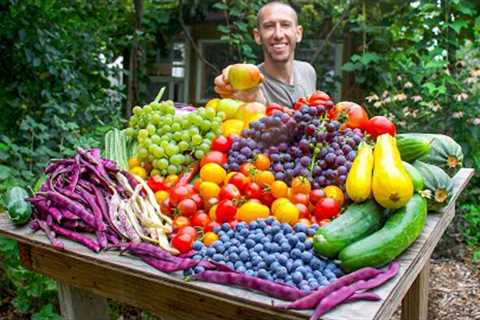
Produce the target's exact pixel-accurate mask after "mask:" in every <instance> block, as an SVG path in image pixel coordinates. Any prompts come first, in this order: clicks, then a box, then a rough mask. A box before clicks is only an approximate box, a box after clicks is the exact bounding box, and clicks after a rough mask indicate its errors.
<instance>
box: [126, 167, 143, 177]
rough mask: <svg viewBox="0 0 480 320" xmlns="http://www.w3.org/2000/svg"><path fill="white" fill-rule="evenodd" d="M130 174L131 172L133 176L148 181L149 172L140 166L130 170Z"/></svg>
mask: <svg viewBox="0 0 480 320" xmlns="http://www.w3.org/2000/svg"><path fill="white" fill-rule="evenodd" d="M128 172H130V173H131V174H134V175H137V176H139V177H140V178H142V179H147V170H145V169H144V168H142V167H140V166H137V167H133V168H131V169H130V170H128Z"/></svg>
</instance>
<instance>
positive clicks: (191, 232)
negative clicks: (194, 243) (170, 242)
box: [177, 226, 197, 240]
mask: <svg viewBox="0 0 480 320" xmlns="http://www.w3.org/2000/svg"><path fill="white" fill-rule="evenodd" d="M177 234H189V235H190V236H191V237H192V239H193V240H195V239H196V238H197V230H195V228H194V227H192V226H184V227H182V228H180V229H178V232H177Z"/></svg>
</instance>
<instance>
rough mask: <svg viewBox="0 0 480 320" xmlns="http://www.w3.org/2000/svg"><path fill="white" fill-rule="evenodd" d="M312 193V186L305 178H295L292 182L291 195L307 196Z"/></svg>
mask: <svg viewBox="0 0 480 320" xmlns="http://www.w3.org/2000/svg"><path fill="white" fill-rule="evenodd" d="M310 191H312V185H311V184H310V181H308V179H307V178H306V177H295V178H293V180H292V193H305V194H309V193H310Z"/></svg>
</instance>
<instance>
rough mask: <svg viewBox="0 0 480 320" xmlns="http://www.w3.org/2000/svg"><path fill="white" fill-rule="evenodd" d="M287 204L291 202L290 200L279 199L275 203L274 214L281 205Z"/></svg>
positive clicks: (273, 204)
mask: <svg viewBox="0 0 480 320" xmlns="http://www.w3.org/2000/svg"><path fill="white" fill-rule="evenodd" d="M287 202H290V200H288V199H287V198H278V199H277V200H275V201H273V203H272V212H273V213H275V211H276V210H277V208H278V207H279V206H280V205H281V204H283V203H287Z"/></svg>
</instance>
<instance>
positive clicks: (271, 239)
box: [193, 217, 343, 291]
mask: <svg viewBox="0 0 480 320" xmlns="http://www.w3.org/2000/svg"><path fill="white" fill-rule="evenodd" d="M317 228H318V225H313V226H312V227H310V228H309V227H307V226H306V225H304V224H297V225H295V226H294V227H291V226H290V225H289V224H287V223H283V224H282V223H280V222H278V221H276V220H275V219H273V218H272V217H270V218H267V219H259V220H256V221H253V222H251V223H250V224H247V223H245V222H240V223H239V224H237V225H236V226H235V227H234V228H232V227H230V225H229V224H227V223H225V224H223V225H222V226H221V227H219V226H217V227H216V228H215V229H214V231H215V233H217V234H218V235H219V237H220V239H219V240H217V241H215V242H214V243H213V245H211V246H209V247H206V246H205V245H204V244H203V243H202V242H201V241H196V242H195V243H194V244H193V250H195V251H196V252H195V254H194V256H193V259H199V260H201V259H204V258H209V259H212V260H213V261H216V262H219V263H223V264H225V265H227V266H228V267H230V268H231V269H234V270H236V271H237V272H242V273H245V274H248V275H251V276H256V277H259V278H262V279H268V280H273V281H277V282H281V283H286V284H289V285H292V286H296V287H297V288H299V289H301V290H306V291H310V290H315V289H317V288H319V287H323V286H326V285H328V284H329V283H330V282H332V281H335V280H336V279H337V277H340V276H342V275H343V273H342V271H341V270H340V268H339V267H338V266H337V265H336V264H335V263H334V262H333V261H331V260H327V259H323V258H318V257H316V256H315V255H314V253H313V248H312V240H310V239H308V238H309V237H311V236H313V235H314V234H315V232H316V230H317ZM204 270H205V268H204V267H202V266H197V267H195V268H194V270H193V272H194V273H199V272H202V271H204Z"/></svg>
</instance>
